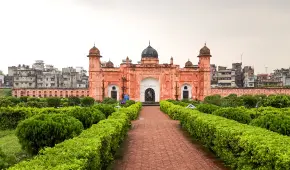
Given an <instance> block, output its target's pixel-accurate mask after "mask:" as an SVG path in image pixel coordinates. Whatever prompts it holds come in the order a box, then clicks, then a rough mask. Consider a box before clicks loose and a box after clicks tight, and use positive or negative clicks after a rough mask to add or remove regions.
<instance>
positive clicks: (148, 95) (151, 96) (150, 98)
mask: <svg viewBox="0 0 290 170" xmlns="http://www.w3.org/2000/svg"><path fill="white" fill-rule="evenodd" d="M145 102H155V91H154V90H153V89H152V88H148V89H146V90H145Z"/></svg>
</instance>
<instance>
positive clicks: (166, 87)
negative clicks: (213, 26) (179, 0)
mask: <svg viewBox="0 0 290 170" xmlns="http://www.w3.org/2000/svg"><path fill="white" fill-rule="evenodd" d="M87 57H88V60H89V75H88V76H89V78H88V88H54V87H49V88H45V87H36V88H29V87H28V88H27V87H26V88H21V87H17V88H13V91H12V95H13V96H15V97H21V96H30V97H69V96H76V97H85V96H90V97H92V98H94V99H95V100H97V101H102V100H103V99H104V98H108V97H109V98H113V99H116V100H122V99H124V97H125V98H129V99H130V100H135V101H140V102H150V103H152V102H159V101H161V100H165V99H175V100H182V99H189V100H200V101H201V100H203V99H204V98H205V97H206V96H208V95H215V94H217V95H221V96H228V95H229V94H237V95H238V96H240V95H245V94H250V95H256V94H265V95H270V94H290V89H289V88H256V87H255V88H232V87H230V88H227V87H223V88H211V64H210V59H211V57H212V54H211V51H210V49H209V48H208V47H207V45H206V44H204V46H203V47H202V48H201V49H200V50H199V54H196V56H192V57H198V58H199V61H198V63H197V64H196V65H194V64H193V63H192V62H191V61H190V59H189V60H188V61H186V62H185V64H184V66H183V67H181V66H179V65H177V64H174V59H173V57H171V58H168V61H169V63H165V64H160V63H159V59H158V52H157V50H155V49H154V48H153V47H152V46H151V45H150V42H149V46H148V47H147V48H145V49H144V50H143V51H142V52H141V56H140V58H141V61H139V62H138V64H134V63H132V60H131V59H130V58H129V57H127V58H126V59H125V60H122V62H121V64H120V66H119V67H115V66H114V63H113V62H111V61H108V62H102V60H101V59H102V55H101V52H100V50H99V49H98V48H97V47H95V45H94V46H93V47H92V48H91V49H90V50H89V54H88V55H87ZM24 76H25V75H24ZM31 78H32V79H34V77H31ZM38 81H39V80H37V82H38ZM15 82H16V80H15ZM38 83H41V81H40V82H38ZM35 84H37V83H35Z"/></svg>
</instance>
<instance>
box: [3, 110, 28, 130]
mask: <svg viewBox="0 0 290 170" xmlns="http://www.w3.org/2000/svg"><path fill="white" fill-rule="evenodd" d="M30 115H32V109H31V108H25V107H0V129H2V130H3V129H15V128H16V127H17V125H18V123H19V122H20V121H21V120H24V119H25V118H28V117H29V116H30Z"/></svg>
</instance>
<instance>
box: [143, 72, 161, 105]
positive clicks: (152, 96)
mask: <svg viewBox="0 0 290 170" xmlns="http://www.w3.org/2000/svg"><path fill="white" fill-rule="evenodd" d="M159 100H160V85H159V80H157V79H155V78H151V77H148V78H145V79H143V80H142V81H141V83H140V101H141V102H148V103H151V102H159Z"/></svg>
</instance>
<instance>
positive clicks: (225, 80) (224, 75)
mask: <svg viewBox="0 0 290 170" xmlns="http://www.w3.org/2000/svg"><path fill="white" fill-rule="evenodd" d="M235 78H236V76H235V70H233V69H227V67H223V66H218V71H217V80H218V83H217V86H218V87H237V85H236V80H235Z"/></svg>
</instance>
